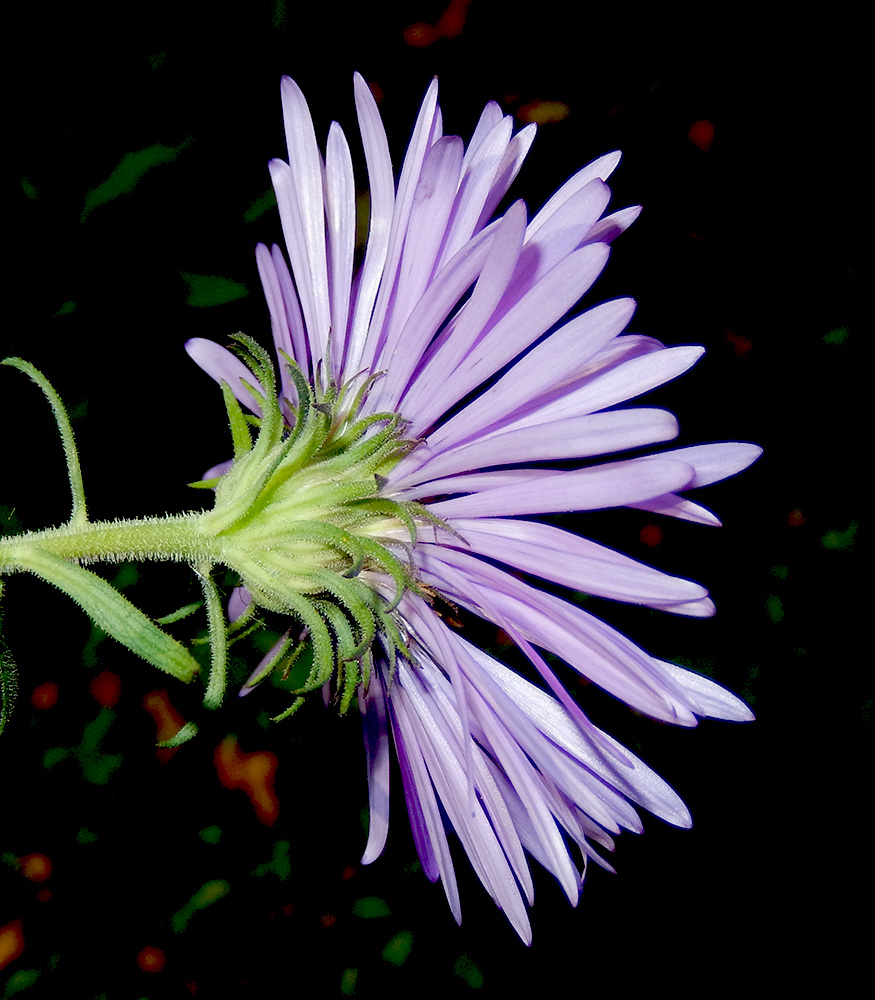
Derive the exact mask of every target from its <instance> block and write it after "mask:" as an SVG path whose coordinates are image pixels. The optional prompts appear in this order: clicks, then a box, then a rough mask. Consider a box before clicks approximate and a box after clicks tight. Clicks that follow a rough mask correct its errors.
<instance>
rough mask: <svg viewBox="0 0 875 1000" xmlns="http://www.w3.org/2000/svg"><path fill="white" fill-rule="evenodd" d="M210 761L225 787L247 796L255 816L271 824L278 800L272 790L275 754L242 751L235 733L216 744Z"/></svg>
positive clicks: (278, 809)
mask: <svg viewBox="0 0 875 1000" xmlns="http://www.w3.org/2000/svg"><path fill="white" fill-rule="evenodd" d="M213 763H214V764H215V767H216V773H217V774H218V775H219V781H221V782H222V784H223V785H224V786H225V788H232V789H234V788H239V789H241V790H242V791H244V792H245V793H246V794H247V795H248V796H249V801H250V802H251V803H252V807H253V809H255V815H256V816H257V817H258V818H259V820H260V821H261V822H262V823H264V824H265V825H266V826H273V824H274V823H275V822H276V818H277V816H278V815H279V811H280V803H279V799H278V798H277V796H276V792H275V791H274V789H273V781H274V777H275V775H276V769H277V766H278V764H279V760H278V759H277V756H276V754H274V753H270V752H269V751H267V750H256V751H253V752H252V753H243V751H242V750H241V749H240V746H239V744H238V743H237V738H236V737H235V736H226V737H225V739H223V740H222V742H221V743H220V744H219V745H218V746H217V747H216V752H215V753H214V754H213Z"/></svg>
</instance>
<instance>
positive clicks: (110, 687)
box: [88, 670, 122, 708]
mask: <svg viewBox="0 0 875 1000" xmlns="http://www.w3.org/2000/svg"><path fill="white" fill-rule="evenodd" d="M88 690H89V691H90V692H91V697H92V698H93V699H94V700H95V701H96V702H97V704H98V705H102V706H103V707H104V708H112V707H113V705H115V704H117V703H118V700H119V696H120V695H121V691H122V679H121V677H119V675H118V674H114V673H113V672H112V671H111V670H102V671H101V672H100V673H99V674H98V675H97V676H96V677H95V678H94V680H93V681H92V682H91V683H90V684H89V685H88Z"/></svg>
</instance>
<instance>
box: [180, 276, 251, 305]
mask: <svg viewBox="0 0 875 1000" xmlns="http://www.w3.org/2000/svg"><path fill="white" fill-rule="evenodd" d="M182 277H183V278H184V279H185V283H186V284H187V285H188V298H187V299H186V300H185V304H186V305H187V306H196V307H197V308H203V307H205V306H222V305H224V304H225V303H226V302H233V301H234V300H235V299H243V298H245V297H246V296H247V295H248V294H249V289H248V288H247V287H246V285H243V284H241V283H240V282H239V281H232V280H231V279H230V278H223V277H222V276H221V275H219V274H191V273H190V272H189V271H183V272H182Z"/></svg>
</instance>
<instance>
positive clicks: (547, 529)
mask: <svg viewBox="0 0 875 1000" xmlns="http://www.w3.org/2000/svg"><path fill="white" fill-rule="evenodd" d="M448 523H449V525H450V527H451V528H452V529H453V531H454V532H457V535H456V536H452V535H451V536H446V535H445V536H444V537H443V538H442V539H441V541H442V542H443V544H444V545H449V546H451V547H453V548H459V549H462V550H469V551H471V552H476V553H478V554H479V555H482V556H486V557H487V558H488V559H494V560H496V561H498V562H503V563H507V564H508V565H510V566H514V567H516V569H520V570H523V571H524V572H526V573H533V574H534V575H536V576H539V577H542V578H543V579H545V580H552V581H553V582H554V583H559V584H562V585H563V586H565V587H570V588H571V589H573V590H577V591H582V592H583V593H587V594H594V595H597V596H600V597H608V598H610V599H612V600H615V601H626V602H629V603H632V604H645V605H648V606H650V607H659V608H662V607H664V606H665V605H669V607H665V610H667V611H671V610H674V609H673V608H672V607H671V605H675V604H677V605H679V606H681V607H684V606H686V604H687V603H688V602H690V603H691V602H696V601H699V600H701V599H702V598H704V597H707V594H708V591H707V590H706V589H705V588H704V587H703V586H701V584H698V583H694V582H693V581H692V580H684V579H682V578H681V577H677V576H669V575H668V574H667V573H662V572H660V571H659V570H657V569H653V568H652V567H650V566H646V565H644V564H643V563H640V562H636V560H634V559H631V558H629V556H626V555H623V554H622V553H620V552H615V551H614V550H613V549H609V548H606V547H605V546H603V545H599V544H597V543H596V542H592V541H590V540H589V539H587V538H582V537H581V536H580V535H575V534H573V533H572V532H570V531H563V530H562V529H561V528H557V527H554V526H553V525H551V524H539V523H537V522H534V521H520V520H508V519H503V518H477V519H473V520H467V519H463V518H452V519H450V521H449V522H448Z"/></svg>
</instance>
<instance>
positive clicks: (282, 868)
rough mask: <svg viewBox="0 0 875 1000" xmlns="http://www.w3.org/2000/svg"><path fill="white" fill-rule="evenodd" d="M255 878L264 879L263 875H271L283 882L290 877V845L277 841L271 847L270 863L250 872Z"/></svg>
mask: <svg viewBox="0 0 875 1000" xmlns="http://www.w3.org/2000/svg"><path fill="white" fill-rule="evenodd" d="M252 875H254V876H255V878H264V876H265V875H273V876H275V877H276V878H278V879H279V880H280V882H285V881H287V880H288V879H289V878H291V876H292V859H291V844H290V843H289V842H288V841H287V840H278V841H277V842H276V843H275V844H274V845H273V856H272V857H271V859H270V861H266V862H265V863H264V864H263V865H259V866H258V867H257V868H254V869H253V870H252Z"/></svg>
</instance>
